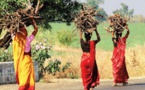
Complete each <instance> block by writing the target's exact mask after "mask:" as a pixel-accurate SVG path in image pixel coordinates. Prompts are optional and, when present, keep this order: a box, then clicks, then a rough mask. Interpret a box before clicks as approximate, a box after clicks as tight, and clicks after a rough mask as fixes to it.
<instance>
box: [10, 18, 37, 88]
mask: <svg viewBox="0 0 145 90" xmlns="http://www.w3.org/2000/svg"><path fill="white" fill-rule="evenodd" d="M30 18H31V20H32V25H33V27H34V31H33V32H32V34H31V35H30V36H28V37H27V30H26V28H25V27H24V26H23V27H21V28H20V31H19V32H17V33H16V34H15V35H14V36H13V37H12V38H13V43H12V44H13V57H14V68H15V73H16V81H17V83H18V85H19V88H18V90H35V76H34V66H33V61H32V59H31V53H30V52H31V46H30V43H31V41H32V40H33V39H34V37H35V35H36V33H37V31H38V27H37V25H36V22H35V20H34V18H33V16H30Z"/></svg>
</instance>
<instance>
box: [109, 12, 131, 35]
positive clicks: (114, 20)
mask: <svg viewBox="0 0 145 90" xmlns="http://www.w3.org/2000/svg"><path fill="white" fill-rule="evenodd" d="M108 20H109V24H110V26H109V27H108V28H107V31H108V32H114V33H118V34H119V33H122V32H123V30H125V27H126V26H127V22H128V20H129V19H127V18H125V17H122V16H121V15H119V14H114V15H113V16H110V17H109V18H108ZM110 28H111V30H110Z"/></svg>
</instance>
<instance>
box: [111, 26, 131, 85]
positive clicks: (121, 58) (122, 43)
mask: <svg viewBox="0 0 145 90" xmlns="http://www.w3.org/2000/svg"><path fill="white" fill-rule="evenodd" d="M126 30H127V33H126V35H125V36H124V37H121V36H122V34H121V33H120V34H116V38H114V37H113V38H112V41H113V43H114V51H113V56H112V59H111V60H112V65H113V77H114V84H113V86H117V83H123V85H126V84H127V83H128V82H127V81H128V78H129V76H128V72H127V69H126V63H125V48H126V39H127V38H128V35H129V29H128V26H126Z"/></svg>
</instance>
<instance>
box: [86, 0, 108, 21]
mask: <svg viewBox="0 0 145 90" xmlns="http://www.w3.org/2000/svg"><path fill="white" fill-rule="evenodd" d="M87 4H88V5H90V6H92V7H96V10H100V11H99V12H98V13H99V14H100V15H103V16H104V17H107V16H108V15H107V13H106V12H105V10H104V9H103V8H100V7H99V5H100V4H104V0H87ZM97 19H99V20H106V18H100V17H97Z"/></svg>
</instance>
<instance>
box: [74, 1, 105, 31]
mask: <svg viewBox="0 0 145 90" xmlns="http://www.w3.org/2000/svg"><path fill="white" fill-rule="evenodd" d="M95 16H101V17H102V15H99V14H98V11H96V10H95V7H89V6H87V5H86V4H84V5H82V10H80V12H79V13H78V14H76V18H75V20H74V23H75V25H76V27H77V29H78V30H82V31H83V32H89V33H92V32H93V31H94V28H96V26H97V25H98V24H99V21H98V20H96V18H95Z"/></svg>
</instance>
